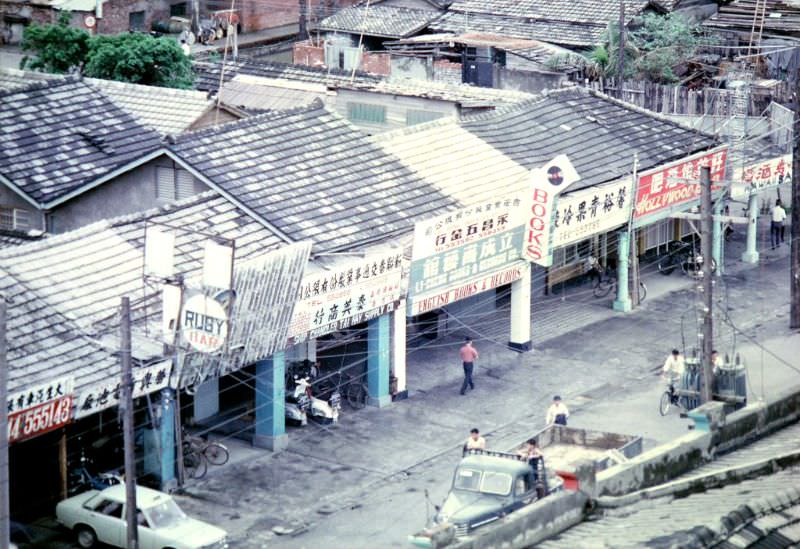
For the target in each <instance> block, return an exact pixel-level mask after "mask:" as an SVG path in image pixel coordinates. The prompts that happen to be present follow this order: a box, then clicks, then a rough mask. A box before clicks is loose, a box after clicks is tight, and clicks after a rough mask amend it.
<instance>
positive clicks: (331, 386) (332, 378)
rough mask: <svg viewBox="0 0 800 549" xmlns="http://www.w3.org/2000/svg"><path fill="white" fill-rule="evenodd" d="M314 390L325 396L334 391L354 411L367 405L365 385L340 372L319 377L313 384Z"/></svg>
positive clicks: (359, 380)
mask: <svg viewBox="0 0 800 549" xmlns="http://www.w3.org/2000/svg"><path fill="white" fill-rule="evenodd" d="M314 390H315V391H316V392H317V394H319V395H327V394H330V393H333V392H334V390H336V391H338V392H339V393H340V394H341V395H343V396H344V398H345V400H347V403H348V404H349V405H350V407H351V408H353V409H355V410H360V409H361V408H363V407H364V406H366V405H367V395H368V392H367V384H366V383H364V382H362V381H361V378H360V377H353V376H351V375H350V374H348V373H346V372H344V371H342V370H338V371H336V372H333V373H332V374H329V375H326V376H324V377H321V378H320V379H319V380H318V381H317V382H315V383H314Z"/></svg>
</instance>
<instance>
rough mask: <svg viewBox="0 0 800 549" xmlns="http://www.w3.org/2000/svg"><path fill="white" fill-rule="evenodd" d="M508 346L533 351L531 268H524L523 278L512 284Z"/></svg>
mask: <svg viewBox="0 0 800 549" xmlns="http://www.w3.org/2000/svg"><path fill="white" fill-rule="evenodd" d="M508 346H509V347H511V348H512V349H513V350H515V351H530V350H531V266H530V263H528V264H526V265H525V267H523V268H522V278H520V279H519V280H517V281H515V282H512V283H511V334H510V339H509V342H508Z"/></svg>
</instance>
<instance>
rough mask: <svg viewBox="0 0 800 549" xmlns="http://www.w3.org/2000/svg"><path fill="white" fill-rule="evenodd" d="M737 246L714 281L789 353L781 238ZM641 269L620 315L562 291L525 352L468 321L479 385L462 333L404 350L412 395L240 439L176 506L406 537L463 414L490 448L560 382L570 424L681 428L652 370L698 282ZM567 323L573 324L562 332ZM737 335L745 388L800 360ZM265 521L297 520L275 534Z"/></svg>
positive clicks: (241, 527) (221, 518) (266, 538)
mask: <svg viewBox="0 0 800 549" xmlns="http://www.w3.org/2000/svg"><path fill="white" fill-rule="evenodd" d="M736 247H737V245H736V243H734V244H733V245H731V247H730V249H729V257H731V258H734V259H732V260H731V261H730V262H729V272H730V273H731V274H730V275H729V276H726V277H724V279H723V281H724V282H723V285H724V286H725V287H726V288H727V292H728V300H727V302H728V308H729V309H730V315H731V319H732V320H733V322H734V323H735V324H736V325H737V327H738V328H739V329H741V330H743V331H744V332H745V333H747V334H748V336H749V337H753V338H754V340H755V341H756V342H758V343H763V344H766V347H767V348H768V349H770V350H774V352H776V354H777V355H778V356H779V357H780V358H781V359H782V360H783V361H785V362H790V359H791V355H790V350H791V348H792V346H793V345H794V346H795V347H796V344H797V340H798V336H796V335H795V336H792V337H790V336H788V330H787V328H786V324H787V317H786V314H787V310H788V305H787V290H786V284H785V277H786V272H787V269H788V258H787V257H786V249H785V248H784V249H783V250H778V251H776V252H775V253H771V252H770V253H768V254H766V256H765V257H764V262H763V263H762V265H760V266H756V267H751V266H744V265H741V264H739V262H738V261H736V260H735V258H736V257H738V255H737V253H735V249H736ZM645 271H646V269H645ZM645 276H646V280H647V282H648V285H649V286H650V287H652V290H653V293H655V294H656V295H655V297H654V298H650V299H648V301H647V302H646V303H645V304H644V306H643V307H642V308H641V309H640V310H638V311H636V312H634V313H632V314H628V315H621V314H617V313H614V312H612V311H610V310H609V309H607V308H605V307H602V308H601V307H598V306H596V305H594V304H588V305H587V304H586V303H583V309H582V310H583V311H584V313H583V314H581V313H580V312H579V310H581V309H580V307H576V306H575V303H572V304H570V303H569V302H568V301H566V300H565V301H564V303H566V306H565V305H564V304H561V305H559V307H558V308H557V309H556V311H555V312H551V311H548V314H547V315H546V316H547V318H548V319H549V324H548V325H545V326H544V327H541V326H537V324H536V322H535V321H534V330H535V333H537V334H538V337H537V339H538V341H539V342H540V343H539V344H538V345H537V347H536V349H535V350H534V351H533V352H531V353H527V354H521V355H520V354H516V353H512V352H510V351H507V350H505V349H504V348H503V347H502V346H501V345H499V344H493V343H492V340H493V339H498V338H499V337H501V336H500V334H503V333H507V326H504V325H503V323H502V322H501V321H499V320H492V319H491V318H489V319H483V320H482V322H481V324H480V325H479V327H477V328H476V329H477V331H478V332H480V333H481V334H482V337H476V340H477V343H476V344H477V345H478V346H479V348H480V349H481V350H482V351H483V355H482V359H481V361H480V364H479V367H478V369H477V376H476V384H477V388H476V390H475V391H474V392H471V393H468V394H467V395H466V396H464V397H461V396H459V395H458V384H459V382H460V376H461V373H460V368H459V367H458V363H457V361H455V360H454V359H453V357H454V356H455V350H456V349H457V346H458V342H459V340H460V337H459V336H460V335H461V334H460V333H458V334H456V335H453V336H452V337H451V338H449V339H448V340H446V341H444V342H443V341H440V340H437V341H435V342H433V343H432V344H430V345H429V346H427V347H425V348H417V349H413V350H410V352H409V388H410V393H411V398H409V399H408V400H407V401H404V402H398V403H395V404H394V405H393V406H392V407H391V408H390V409H385V410H374V409H368V410H364V411H361V412H358V413H348V414H345V415H344V417H343V419H342V421H341V423H340V424H339V425H338V426H335V427H333V428H325V429H323V428H319V427H314V426H309V427H307V428H306V429H305V430H303V431H299V430H294V431H292V432H291V433H290V436H291V448H290V450H289V451H288V452H285V453H283V454H279V455H276V456H272V455H270V454H264V453H262V452H260V451H256V450H251V449H247V448H244V447H243V448H242V449H241V450H240V451H237V454H238V455H237V456H236V457H237V459H236V461H237V463H236V464H231V465H229V466H227V467H225V468H223V469H218V470H215V471H212V472H211V474H210V475H209V477H208V478H207V479H205V480H203V481H201V482H199V483H197V484H196V485H194V486H192V487H191V488H190V493H191V494H192V495H193V497H190V498H181V500H182V505H183V506H184V507H185V508H186V509H187V510H188V511H190V512H191V513H194V514H196V515H198V516H200V517H201V518H205V519H208V520H213V521H216V522H218V523H221V522H224V523H225V524H226V527H227V528H228V529H229V531H230V532H231V534H232V536H233V540H234V546H236V547H253V548H255V547H264V546H267V545H269V546H270V547H287V548H289V547H292V548H297V547H319V546H325V547H343V548H344V547H364V546H371V547H402V546H404V544H405V543H406V542H405V538H406V536H407V535H408V534H409V533H411V532H413V531H415V530H416V529H418V528H420V527H422V526H423V525H424V523H425V521H426V517H427V516H428V515H429V514H430V513H431V512H432V510H431V507H430V505H427V504H426V498H425V495H424V494H425V491H426V490H427V491H428V493H429V494H430V500H431V501H433V502H436V503H439V502H441V500H442V499H443V497H444V495H445V494H446V492H447V489H448V484H449V481H450V477H451V475H452V470H453V467H454V465H455V464H456V463H457V461H458V458H459V448H460V444H461V443H462V441H463V439H464V437H465V436H466V434H467V432H468V430H469V428H470V427H472V426H478V427H480V428H481V430H482V432H484V433H485V434H486V436H487V441H488V444H489V445H490V447H494V448H501V449H502V448H506V447H509V446H510V445H512V444H514V443H516V442H519V441H520V440H522V439H523V438H525V437H526V436H527V435H528V434H529V433H531V432H534V431H536V430H538V429H540V428H541V427H543V424H544V421H543V412H544V410H545V408H546V405H547V403H548V401H549V399H550V398H551V397H552V395H553V394H555V393H560V394H561V395H562V396H564V398H565V400H566V401H567V403H568V404H569V405H571V407H572V410H573V416H572V418H571V424H573V425H576V426H579V427H588V428H594V429H605V430H609V431H616V432H623V433H631V434H641V435H643V436H644V437H645V441H646V446H648V447H649V446H652V445H654V444H655V443H657V442H662V441H665V440H668V439H670V438H673V437H675V436H679V435H681V434H683V433H685V432H686V429H687V422H686V421H685V420H681V419H680V418H679V417H678V416H677V415H676V414H674V415H670V416H668V417H661V416H660V415H659V414H658V411H657V399H658V396H659V394H660V392H661V390H662V386H661V384H660V382H659V381H658V378H657V377H655V375H654V371H653V370H654V368H655V367H657V366H658V365H660V363H661V361H662V360H663V356H664V355H665V354H666V353H667V352H668V350H669V349H670V348H672V347H673V346H675V345H680V341H681V325H682V321H681V318H682V317H683V325H684V326H686V324H687V323H688V322H689V321H688V320H687V316H690V317H691V318H692V324H693V322H694V320H693V318H694V317H693V315H687V314H686V312H687V311H690V310H692V307H693V303H694V301H695V294H694V290H693V289H691V286H692V284H691V282H690V281H689V279H687V278H685V277H684V278H679V277H677V276H676V275H673V277H669V278H667V277H662V276H660V275H658V274H657V273H654V272H653V271H652V269H651V271H650V274H649V275H645ZM575 293H576V294H577V291H576V292H575ZM556 299H560V298H556ZM540 305H541V306H543V307H544V306H546V305H547V302H545V304H540ZM551 305H552V303H551ZM570 305H571V306H570ZM561 308H564V309H565V310H567V311H568V312H567V314H568V315H569V318H568V319H562V323H563V324H562V326H561V331H562V335H560V336H558V337H555V338H553V337H550V338H547V337H546V336H545V335H543V333H544V334H546V333H547V332H546V330H554V331H555V330H557V329H558V327H559V322H558V317H559V314H558V309H561ZM536 309H537V305H534V311H536ZM567 322H571V323H573V324H572V325H576V326H578V328H577V329H575V330H573V331H571V332H568V333H567V329H566V326H569V325H570V324H566V323H567ZM721 328H722V327H721ZM693 331H694V328H691V329H689V330H688V331H686V333H685V337H687V338H690V337H693V333H694V332H693ZM731 333H732V331H731V330H730V329H721V330H720V334H721V338H722V339H721V340H720V345H719V346H720V349H721V350H722V351H723V352H727V351H729V345H730V343H731V342H732V335H731ZM493 334H494V335H493ZM743 339H744V338H743V336H739V338H738V342H739V345H740V347H741V348H740V349H739V350H740V351H741V352H742V353H743V354H744V355H745V357H746V358H747V360H748V369H749V376H750V380H751V382H750V388H751V393H752V391H753V390H754V391H755V393H752V394H751V399H752V398H758V394H759V393H760V391H761V372H762V369H763V371H765V372H766V373H765V376H764V386H763V388H764V393H765V394H766V395H767V396H769V395H770V394H774V392H775V391H777V390H778V389H780V388H782V387H785V386H786V384H787V382H790V383H795V382H797V381H798V380H799V379H800V376H798V374H797V371H796V370H793V369H791V368H789V367H788V366H787V365H786V364H785V363H784V362H781V361H780V360H779V359H775V358H774V357H772V356H771V355H768V354H766V353H762V352H761V350H760V349H759V348H758V347H756V346H755V345H753V344H751V343H748V344H745V345H743V344H742V340H743ZM545 340H546V341H545ZM726 344H728V346H726ZM762 361H763V363H762ZM274 526H281V527H284V528H297V527H300V528H299V530H300V531H299V533H296V535H284V536H278V535H276V534H275V533H274V532H273V531H272V528H273V527H274Z"/></svg>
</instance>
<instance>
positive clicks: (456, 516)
mask: <svg viewBox="0 0 800 549" xmlns="http://www.w3.org/2000/svg"><path fill="white" fill-rule="evenodd" d="M541 476H542V480H543V481H544V482H546V479H545V478H544V475H541ZM537 485H538V486H537ZM561 485H562V483H561V481H560V479H558V477H555V479H554V481H550V482H549V483H548V487H547V489H545V488H544V486H542V485H541V484H540V483H539V482H537V481H536V476H535V475H534V471H533V469H532V468H531V466H530V465H528V463H527V461H525V460H524V459H522V458H520V457H518V456H516V455H514V454H509V453H504V452H487V451H483V452H473V453H471V454H468V455H466V456H465V457H464V458H463V459H462V460H461V463H459V465H458V467H457V468H456V471H455V474H454V475H453V482H452V485H451V487H450V492H449V494H448V495H447V499H445V501H444V504H443V505H442V507H441V508H440V509H439V512H438V513H437V515H436V518H435V521H436V523H438V524H444V523H450V524H452V525H453V526H455V529H456V536H457V537H462V536H466V535H468V534H469V533H470V532H471V531H472V530H473V529H475V528H478V527H480V526H483V525H485V524H489V523H491V522H494V521H496V520H498V519H500V518H501V517H504V516H505V515H507V514H508V513H511V512H512V511H515V510H516V509H519V508H520V507H522V506H524V505H528V504H530V503H533V502H534V501H536V500H537V499H538V498H539V497H543V496H544V495H545V494H546V493H548V492H552V491H554V490H559V489H561Z"/></svg>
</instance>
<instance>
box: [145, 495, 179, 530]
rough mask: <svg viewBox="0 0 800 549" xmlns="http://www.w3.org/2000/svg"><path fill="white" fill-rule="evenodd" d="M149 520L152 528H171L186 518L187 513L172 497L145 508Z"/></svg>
mask: <svg viewBox="0 0 800 549" xmlns="http://www.w3.org/2000/svg"><path fill="white" fill-rule="evenodd" d="M144 512H145V514H146V515H147V521H148V522H149V523H150V526H151V527H152V528H169V527H170V526H173V525H175V524H177V523H179V522H181V521H182V520H184V519H185V518H186V515H185V514H184V513H183V511H181V508H180V507H178V504H177V503H175V501H174V500H172V499H167V500H164V502H163V503H159V504H158V505H154V506H152V507H149V508H147V509H145V511H144Z"/></svg>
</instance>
